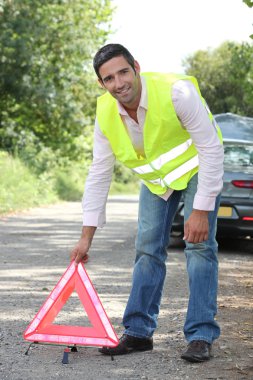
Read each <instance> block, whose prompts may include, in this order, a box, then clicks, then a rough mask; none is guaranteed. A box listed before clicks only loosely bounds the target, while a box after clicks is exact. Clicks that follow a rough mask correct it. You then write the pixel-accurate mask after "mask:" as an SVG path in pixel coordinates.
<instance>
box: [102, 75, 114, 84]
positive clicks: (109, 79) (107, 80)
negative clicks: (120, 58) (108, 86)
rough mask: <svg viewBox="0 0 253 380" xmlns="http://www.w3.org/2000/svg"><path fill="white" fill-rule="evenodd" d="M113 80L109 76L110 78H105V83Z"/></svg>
mask: <svg viewBox="0 0 253 380" xmlns="http://www.w3.org/2000/svg"><path fill="white" fill-rule="evenodd" d="M111 80H112V76H108V77H106V78H104V80H103V82H104V83H109V82H110V81H111Z"/></svg>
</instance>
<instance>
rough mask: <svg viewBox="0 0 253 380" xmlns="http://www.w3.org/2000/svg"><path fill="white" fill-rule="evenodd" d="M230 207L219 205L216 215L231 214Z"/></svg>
mask: <svg viewBox="0 0 253 380" xmlns="http://www.w3.org/2000/svg"><path fill="white" fill-rule="evenodd" d="M232 212H233V209H232V207H220V208H219V211H218V216H232Z"/></svg>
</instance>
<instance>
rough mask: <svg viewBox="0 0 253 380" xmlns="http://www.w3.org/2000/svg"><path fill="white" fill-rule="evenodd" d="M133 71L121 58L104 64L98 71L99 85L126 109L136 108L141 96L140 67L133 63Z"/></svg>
mask: <svg viewBox="0 0 253 380" xmlns="http://www.w3.org/2000/svg"><path fill="white" fill-rule="evenodd" d="M134 67H135V71H134V69H133V68H132V66H131V65H130V64H129V63H128V62H127V60H126V59H125V58H124V57H123V56H118V57H114V58H112V59H110V60H109V61H107V62H105V63H104V64H103V65H102V66H101V67H100V69H99V74H100V76H101V78H102V80H99V82H100V84H101V85H102V86H103V87H104V88H105V89H106V90H107V91H109V92H110V94H111V95H112V96H113V97H114V98H115V99H117V100H118V101H119V102H120V103H122V104H123V105H124V106H126V107H129V108H131V107H133V106H136V105H137V106H138V104H139V100H140V94H141V82H140V75H139V73H140V66H139V64H138V62H137V61H135V63H134Z"/></svg>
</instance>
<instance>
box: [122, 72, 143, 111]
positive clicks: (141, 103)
mask: <svg viewBox="0 0 253 380" xmlns="http://www.w3.org/2000/svg"><path fill="white" fill-rule="evenodd" d="M117 105H118V110H119V114H120V115H122V116H127V115H128V113H127V112H126V110H125V108H124V107H123V106H122V104H121V103H120V102H119V101H118V100H117ZM139 108H144V109H145V110H147V109H148V96H147V85H146V81H145V78H144V77H142V76H141V98H140V103H139V106H138V109H139Z"/></svg>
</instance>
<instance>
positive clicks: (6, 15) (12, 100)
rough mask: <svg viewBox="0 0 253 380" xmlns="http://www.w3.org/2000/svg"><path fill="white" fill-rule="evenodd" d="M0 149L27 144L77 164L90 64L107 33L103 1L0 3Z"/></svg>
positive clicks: (88, 111)
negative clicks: (39, 146)
mask: <svg viewBox="0 0 253 380" xmlns="http://www.w3.org/2000/svg"><path fill="white" fill-rule="evenodd" d="M0 12H1V18H0V57H1V58H0V148H2V149H6V150H10V151H13V150H14V149H15V148H17V146H22V145H24V144H26V143H27V141H28V140H29V139H30V140H31V139H32V140H33V141H35V143H36V144H37V143H38V142H40V143H41V144H43V145H45V146H48V147H50V148H51V149H53V150H60V151H61V154H63V155H66V156H69V157H76V156H77V155H78V154H80V150H79V149H78V138H79V136H80V135H82V134H83V131H84V128H85V127H86V126H87V125H89V124H90V123H91V115H93V113H94V107H95V96H96V94H97V93H98V88H97V84H96V79H95V76H94V75H93V74H92V72H93V70H92V68H91V61H92V57H93V55H94V53H95V51H96V50H97V49H98V47H100V46H101V45H102V44H103V43H104V42H105V40H106V37H107V35H108V33H109V32H110V20H111V15H112V7H111V5H110V0H76V1H74V2H73V1H70V0H51V1H47V0H33V1H30V0H22V1H21V0H17V1H13V0H3V1H2V2H1V7H0Z"/></svg>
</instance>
